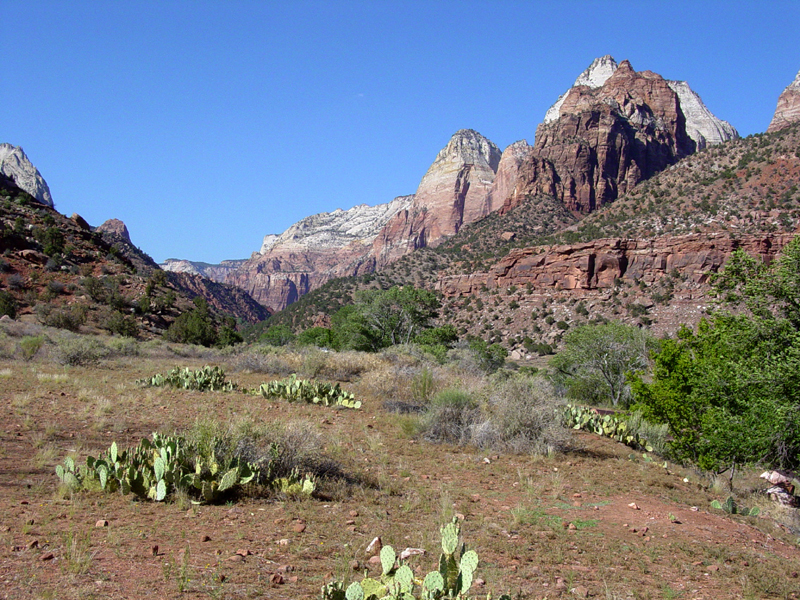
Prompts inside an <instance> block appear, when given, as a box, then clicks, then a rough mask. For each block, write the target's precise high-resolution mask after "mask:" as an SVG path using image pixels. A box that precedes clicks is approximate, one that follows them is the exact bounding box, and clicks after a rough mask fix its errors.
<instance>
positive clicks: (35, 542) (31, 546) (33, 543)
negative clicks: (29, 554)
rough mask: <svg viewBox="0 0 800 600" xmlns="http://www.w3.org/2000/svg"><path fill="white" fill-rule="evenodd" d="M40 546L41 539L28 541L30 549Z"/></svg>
mask: <svg viewBox="0 0 800 600" xmlns="http://www.w3.org/2000/svg"><path fill="white" fill-rule="evenodd" d="M38 547H39V540H31V541H30V542H28V550H33V549H34V548H38Z"/></svg>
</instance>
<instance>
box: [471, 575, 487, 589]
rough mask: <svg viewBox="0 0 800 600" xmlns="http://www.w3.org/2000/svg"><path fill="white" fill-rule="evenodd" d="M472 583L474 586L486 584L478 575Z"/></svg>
mask: <svg viewBox="0 0 800 600" xmlns="http://www.w3.org/2000/svg"><path fill="white" fill-rule="evenodd" d="M472 585H475V586H478V587H482V586H484V585H486V581H484V580H483V579H481V578H480V577H478V578H477V579H476V580H475V581H473V582H472Z"/></svg>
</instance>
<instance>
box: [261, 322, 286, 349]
mask: <svg viewBox="0 0 800 600" xmlns="http://www.w3.org/2000/svg"><path fill="white" fill-rule="evenodd" d="M294 338H295V335H294V333H292V330H291V329H290V328H289V326H288V325H273V326H272V327H270V328H269V329H267V330H266V331H265V332H264V333H263V334H261V337H259V338H258V341H259V342H261V343H262V344H266V345H268V346H285V345H286V344H289V343H291V342H292V341H294Z"/></svg>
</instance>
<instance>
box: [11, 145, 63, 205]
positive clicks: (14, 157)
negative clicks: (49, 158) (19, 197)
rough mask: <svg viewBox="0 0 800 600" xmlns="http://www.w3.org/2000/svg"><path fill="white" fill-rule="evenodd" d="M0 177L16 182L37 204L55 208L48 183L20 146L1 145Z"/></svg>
mask: <svg viewBox="0 0 800 600" xmlns="http://www.w3.org/2000/svg"><path fill="white" fill-rule="evenodd" d="M0 175H5V176H6V177H8V178H9V179H11V180H12V181H14V183H16V185H17V186H18V187H19V189H21V190H23V191H25V192H27V193H28V194H30V195H31V196H32V197H33V198H34V199H35V200H36V201H37V202H40V203H41V204H44V205H46V206H49V207H50V208H53V197H52V196H51V195H50V188H49V187H48V185H47V182H46V181H45V180H44V177H42V174H41V173H39V170H38V169H37V168H36V167H34V166H33V163H31V161H30V160H29V159H28V157H27V155H26V154H25V151H24V150H23V149H22V148H21V147H20V146H12V145H11V144H6V143H2V144H0Z"/></svg>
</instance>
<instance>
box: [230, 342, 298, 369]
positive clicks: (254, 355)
mask: <svg viewBox="0 0 800 600" xmlns="http://www.w3.org/2000/svg"><path fill="white" fill-rule="evenodd" d="M230 362H231V366H232V368H233V370H234V371H248V372H250V373H264V374H267V375H289V374H291V373H295V372H297V370H296V368H295V365H294V364H293V361H291V360H289V359H288V358H287V355H286V354H285V353H280V352H270V351H263V350H262V349H260V348H251V349H249V350H247V351H245V352H242V353H241V354H238V355H236V357H234V358H233V360H231V361H230Z"/></svg>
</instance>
